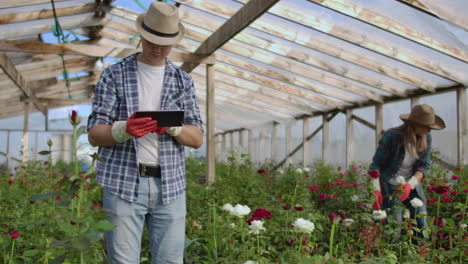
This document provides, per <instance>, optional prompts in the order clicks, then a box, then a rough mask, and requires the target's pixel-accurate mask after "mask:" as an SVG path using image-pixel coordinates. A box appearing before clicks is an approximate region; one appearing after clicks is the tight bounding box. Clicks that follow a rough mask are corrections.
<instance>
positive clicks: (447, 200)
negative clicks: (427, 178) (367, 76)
mask: <svg viewBox="0 0 468 264" xmlns="http://www.w3.org/2000/svg"><path fill="white" fill-rule="evenodd" d="M440 202H441V203H451V202H453V198H452V197H448V196H445V197H444V198H442V199H441V200H440Z"/></svg>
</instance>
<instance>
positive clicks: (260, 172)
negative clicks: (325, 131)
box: [257, 169, 266, 174]
mask: <svg viewBox="0 0 468 264" xmlns="http://www.w3.org/2000/svg"><path fill="white" fill-rule="evenodd" d="M257 173H258V174H266V170H264V169H259V170H257Z"/></svg>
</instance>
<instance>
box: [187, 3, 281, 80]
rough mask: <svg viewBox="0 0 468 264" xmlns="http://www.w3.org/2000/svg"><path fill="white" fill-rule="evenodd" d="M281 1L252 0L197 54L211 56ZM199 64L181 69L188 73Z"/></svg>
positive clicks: (205, 43) (204, 43) (197, 51)
mask: <svg viewBox="0 0 468 264" xmlns="http://www.w3.org/2000/svg"><path fill="white" fill-rule="evenodd" d="M278 1H279V0H251V1H249V2H248V3H247V4H246V5H245V6H243V7H242V8H241V9H240V10H239V11H237V12H236V13H235V14H234V15H233V16H232V17H231V18H230V19H229V20H228V21H226V22H225V23H224V24H223V25H222V26H221V27H220V28H219V29H218V30H216V32H214V33H213V34H212V35H211V36H210V37H209V38H208V39H207V40H206V41H205V42H203V43H202V44H201V45H200V46H199V47H198V48H197V50H196V51H195V54H202V55H204V56H210V55H211V54H213V53H214V52H215V51H216V50H217V49H219V48H220V47H221V46H223V45H224V43H226V42H228V41H229V40H230V39H231V38H233V37H234V36H235V35H237V33H239V32H241V31H242V30H243V29H244V28H245V27H248V26H249V25H250V23H252V22H254V21H255V20H256V19H257V17H259V16H261V15H263V14H264V13H265V12H267V11H268V9H270V7H272V6H273V5H275V4H276V3H277V2H278ZM197 65H198V64H196V63H190V64H187V63H184V64H183V65H182V66H181V68H182V69H183V70H184V71H186V72H191V71H192V70H193V69H194V68H195V67H197Z"/></svg>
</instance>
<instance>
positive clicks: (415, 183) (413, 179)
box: [408, 176, 420, 190]
mask: <svg viewBox="0 0 468 264" xmlns="http://www.w3.org/2000/svg"><path fill="white" fill-rule="evenodd" d="M419 183H420V181H419V180H418V178H416V176H413V177H411V179H410V180H409V181H408V184H409V185H411V189H412V190H414V188H416V186H418V185H419Z"/></svg>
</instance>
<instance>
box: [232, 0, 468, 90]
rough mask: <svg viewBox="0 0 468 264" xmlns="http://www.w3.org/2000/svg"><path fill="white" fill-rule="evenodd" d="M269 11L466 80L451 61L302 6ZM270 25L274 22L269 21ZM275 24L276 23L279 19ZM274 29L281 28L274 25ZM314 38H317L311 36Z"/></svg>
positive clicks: (437, 71) (452, 78)
mask: <svg viewBox="0 0 468 264" xmlns="http://www.w3.org/2000/svg"><path fill="white" fill-rule="evenodd" d="M238 1H240V2H243V3H245V2H247V0H238ZM269 14H273V15H276V16H279V17H282V18H286V19H288V20H291V21H294V22H296V23H299V24H302V25H304V26H307V27H309V28H312V29H315V30H317V31H320V32H323V33H325V34H328V35H330V36H332V37H335V38H338V39H343V40H346V41H349V42H351V43H352V44H354V45H357V46H360V47H363V48H366V49H368V50H371V51H373V52H376V53H379V54H382V55H385V56H388V57H390V58H392V59H395V60H398V61H400V62H403V63H405V64H408V65H410V66H413V67H417V68H420V69H423V70H425V71H427V72H430V73H433V74H436V75H438V76H440V77H443V78H446V79H449V80H452V81H454V82H458V83H468V77H467V76H466V74H465V73H464V72H463V71H454V70H453V69H450V68H449V67H452V68H453V65H448V64H441V63H439V61H436V60H434V59H432V58H428V57H426V56H422V55H421V54H418V53H416V52H412V51H409V50H406V49H404V48H401V47H400V46H397V45H395V44H392V43H391V42H381V41H379V40H375V38H372V37H370V36H368V35H365V34H362V33H361V32H359V31H355V30H354V29H353V28H352V27H349V26H346V27H344V26H341V25H338V24H333V23H332V21H327V19H323V18H320V19H316V17H314V16H311V14H308V13H307V14H305V13H304V12H302V10H297V9H294V8H292V7H290V6H288V5H287V4H286V3H284V2H280V3H278V5H276V6H275V7H274V8H272V9H271V10H270V12H269ZM265 22H266V21H259V23H257V24H256V25H257V26H259V25H260V26H261V27H264V26H265V25H261V24H262V23H265ZM269 25H270V26H273V25H271V24H269ZM275 25H278V23H276V24H275ZM264 30H265V29H264ZM276 30H280V29H279V28H276ZM305 39H307V38H305ZM295 41H299V38H297V37H295ZM314 41H316V40H315V39H314ZM421 88H423V87H421ZM428 91H429V92H434V91H435V89H434V88H433V89H430V90H428Z"/></svg>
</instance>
